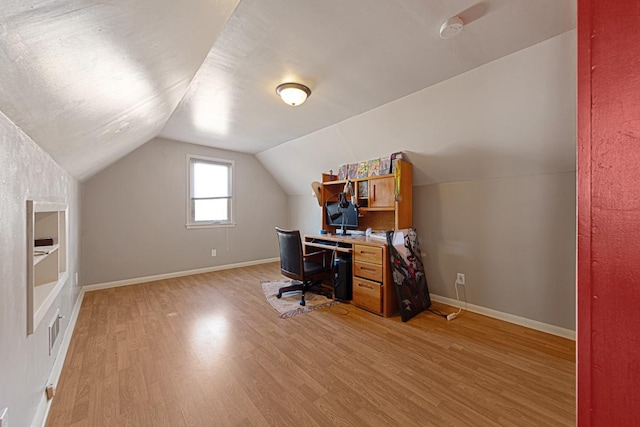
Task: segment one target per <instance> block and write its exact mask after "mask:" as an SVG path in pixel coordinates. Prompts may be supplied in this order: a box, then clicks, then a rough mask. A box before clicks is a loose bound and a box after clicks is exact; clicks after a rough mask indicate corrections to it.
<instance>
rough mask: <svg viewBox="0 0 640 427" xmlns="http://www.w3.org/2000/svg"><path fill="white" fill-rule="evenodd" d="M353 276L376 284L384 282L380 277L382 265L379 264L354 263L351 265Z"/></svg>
mask: <svg viewBox="0 0 640 427" xmlns="http://www.w3.org/2000/svg"><path fill="white" fill-rule="evenodd" d="M353 274H354V276H358V277H364V278H365V279H369V280H374V281H376V282H382V281H383V280H384V279H383V276H382V265H379V264H371V263H367V262H358V261H355V262H354V263H353Z"/></svg>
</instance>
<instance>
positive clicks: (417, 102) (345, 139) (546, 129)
mask: <svg viewBox="0 0 640 427" xmlns="http://www.w3.org/2000/svg"><path fill="white" fill-rule="evenodd" d="M454 43H455V41H454ZM575 44H576V33H575V31H569V32H566V33H564V34H561V35H559V36H557V37H554V38H552V39H549V40H546V41H544V42H542V43H539V44H537V45H535V46H531V47H529V48H526V49H523V50H521V51H519V52H516V53H513V54H511V55H508V56H505V57H503V58H500V59H497V60H495V61H493V62H490V63H488V64H485V65H483V66H481V67H478V68H476V69H473V70H471V71H468V72H466V73H464V74H461V75H459V76H456V77H454V78H451V79H449V80H446V81H443V82H441V83H438V84H436V85H434V86H431V87H428V88H426V89H423V90H421V91H418V92H415V93H413V94H411V95H408V96H406V97H404V98H401V99H398V100H396V101H394V102H390V103H388V104H385V105H382V106H380V107H378V108H376V109H374V110H371V111H368V112H366V113H363V114H360V115H358V116H355V117H352V118H350V119H347V120H345V121H343V122H340V123H338V124H335V125H333V126H329V127H327V128H324V129H322V130H319V131H317V132H314V133H312V134H309V135H306V136H304V137H302V138H298V139H296V140H293V141H289V142H287V143H284V144H282V145H279V146H277V147H274V148H272V149H270V150H266V151H263V152H261V153H259V154H258V155H257V156H258V158H259V159H260V161H261V162H262V163H263V164H264V165H265V167H266V168H267V169H268V170H269V171H270V172H271V174H272V175H273V176H274V177H275V178H276V180H277V181H278V182H279V183H280V185H281V186H282V188H284V190H285V191H286V192H287V194H289V195H293V194H295V195H304V194H307V193H308V188H309V183H310V182H312V181H317V180H318V179H319V178H320V173H322V172H328V171H329V170H330V169H333V170H334V171H337V170H338V166H339V165H341V164H345V163H353V162H357V161H361V160H368V159H371V158H374V157H379V156H385V155H389V154H391V153H394V152H396V151H400V150H404V151H405V152H407V153H408V158H409V160H410V161H411V162H412V163H413V166H414V167H413V169H414V185H426V184H434V183H439V182H457V181H473V180H479V179H492V178H508V177H512V176H519V175H543V174H552V173H563V172H571V171H575V153H576V149H575V145H576V144H575V141H576V108H575V103H576V48H575ZM434 66H437V64H434ZM399 78H401V76H399ZM309 102H313V98H309ZM301 108H304V106H303V107H301ZM282 164H286V165H288V167H287V168H286V169H285V168H282V167H281V165H282ZM291 176H295V179H291Z"/></svg>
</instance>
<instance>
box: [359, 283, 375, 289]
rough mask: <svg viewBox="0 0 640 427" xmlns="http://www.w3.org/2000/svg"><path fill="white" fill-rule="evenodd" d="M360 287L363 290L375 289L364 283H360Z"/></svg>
mask: <svg viewBox="0 0 640 427" xmlns="http://www.w3.org/2000/svg"><path fill="white" fill-rule="evenodd" d="M358 286H360V287H361V288H367V289H373V286H371V285H365V284H364V283H358Z"/></svg>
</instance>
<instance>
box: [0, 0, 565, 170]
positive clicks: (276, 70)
mask: <svg viewBox="0 0 640 427" xmlns="http://www.w3.org/2000/svg"><path fill="white" fill-rule="evenodd" d="M4 3H5V4H3V6H2V9H1V11H0V13H1V16H0V31H1V34H2V38H1V39H0V62H1V64H2V66H1V67H0V110H1V111H2V112H3V113H4V114H5V115H7V116H8V117H9V118H10V119H11V120H12V121H14V123H16V125H18V126H19V127H21V128H22V129H23V130H24V131H25V132H26V133H27V134H28V135H29V136H30V137H31V138H32V139H33V140H34V141H35V142H36V143H38V144H39V145H41V146H42V147H43V148H44V149H45V150H46V151H47V152H49V154H51V155H52V156H53V157H54V158H55V159H56V160H57V161H58V163H60V164H61V165H62V166H63V167H64V168H65V169H67V170H68V171H69V172H70V173H71V174H72V175H74V176H75V177H77V178H79V179H81V180H83V179H86V178H87V177H89V176H91V175H93V174H95V173H96V172H98V171H99V170H101V169H102V168H104V167H106V166H107V165H109V164H110V163H112V162H114V161H115V160H117V159H118V158H121V157H123V156H124V155H126V154H127V153H129V152H131V151H133V150H134V149H136V148H137V147H139V146H140V145H142V144H144V143H145V142H147V141H149V140H150V139H152V138H153V137H156V136H158V135H160V136H163V137H167V138H172V139H176V140H182V141H187V142H193V143H197V144H202V145H208V146H213V147H218V148H224V149H230V150H236V151H243V152H248V153H260V152H264V151H265V150H269V149H271V148H273V147H276V146H278V145H280V144H283V143H285V142H288V141H293V140H296V139H297V138H300V137H302V136H304V135H308V134H311V133H313V132H315V131H318V130H320V129H323V128H326V127H328V126H331V125H334V124H336V123H339V122H342V121H344V120H346V119H348V118H350V117H354V116H357V115H359V114H361V113H363V112H365V111H369V110H372V109H374V108H376V107H379V106H381V105H383V104H387V103H389V102H391V101H393V100H397V99H399V98H402V97H404V96H406V95H409V94H411V93H414V92H417V91H419V90H421V89H424V88H426V87H429V86H432V85H434V84H435V83H438V82H441V81H444V80H447V79H450V78H451V77H453V76H456V75H459V74H461V73H463V72H465V71H468V70H471V69H474V68H476V67H478V66H480V65H482V64H486V63H488V62H490V61H493V60H495V59H497V58H500V57H503V56H505V55H508V54H510V53H513V52H516V51H518V50H521V49H523V48H525V47H528V46H532V45H534V44H536V43H539V42H541V41H543V40H546V39H549V38H551V37H553V36H556V35H558V34H561V33H564V32H566V31H568V30H570V29H571V28H574V27H575V0H536V1H531V0H485V1H480V2H478V1H467V0H394V1H384V2H382V1H380V2H371V1H367V0H351V1H338V0H326V1H317V0H315V1H314V0H298V1H295V2H291V1H289V2H287V1H283V0H242V1H239V2H238V1H237V0H191V1H189V2H175V1H172V0H129V1H115V0H112V1H102V2H96V1H94V0H57V1H53V0H32V1H27V0H10V1H9V2H8V4H7V2H6V0H5V2H4ZM455 15H460V16H461V17H462V18H463V19H464V20H465V22H466V23H467V25H466V26H465V28H464V30H463V32H462V34H461V35H460V36H458V37H457V38H455V39H451V40H441V39H440V38H439V37H438V28H439V26H440V24H441V23H442V22H443V21H444V20H445V19H446V18H449V17H452V16H455ZM194 76H195V77H194ZM285 81H298V82H301V83H304V84H306V85H308V86H309V87H310V88H311V90H312V92H313V93H312V95H311V97H310V98H309V100H308V101H307V103H305V104H304V105H302V106H300V107H295V108H294V107H289V106H286V105H285V104H283V103H282V102H281V101H280V100H279V99H278V98H277V97H276V95H275V92H274V91H275V87H276V86H277V85H278V84H279V83H282V82H285ZM363 144H366V141H363ZM267 167H269V166H267Z"/></svg>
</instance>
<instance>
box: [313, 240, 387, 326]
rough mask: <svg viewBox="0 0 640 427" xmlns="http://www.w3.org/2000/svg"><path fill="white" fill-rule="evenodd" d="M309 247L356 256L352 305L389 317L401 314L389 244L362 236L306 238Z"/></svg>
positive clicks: (354, 258)
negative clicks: (393, 278) (390, 260)
mask: <svg viewBox="0 0 640 427" xmlns="http://www.w3.org/2000/svg"><path fill="white" fill-rule="evenodd" d="M304 244H305V246H310V247H314V248H320V249H325V250H331V251H337V252H342V253H350V254H352V259H351V263H352V268H351V271H352V278H353V299H352V300H351V303H352V304H354V305H356V306H358V307H360V308H364V309H365V310H368V311H371V312H372V313H375V314H378V315H381V316H384V317H388V316H391V315H392V314H394V313H395V312H397V311H398V302H397V298H396V292H395V288H394V284H393V280H392V277H391V265H390V263H389V253H388V248H387V243H386V242H385V241H384V240H381V239H376V238H370V237H366V236H362V235H355V236H338V235H335V234H319V235H305V236H304Z"/></svg>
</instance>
